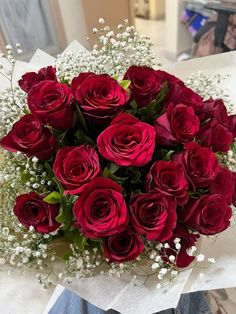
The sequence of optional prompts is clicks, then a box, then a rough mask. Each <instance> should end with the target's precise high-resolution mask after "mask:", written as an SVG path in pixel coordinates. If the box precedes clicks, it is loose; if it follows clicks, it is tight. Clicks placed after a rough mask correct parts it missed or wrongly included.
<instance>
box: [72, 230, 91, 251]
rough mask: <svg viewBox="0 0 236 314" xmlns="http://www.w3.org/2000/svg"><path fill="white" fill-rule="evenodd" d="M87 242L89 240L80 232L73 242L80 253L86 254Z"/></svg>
mask: <svg viewBox="0 0 236 314" xmlns="http://www.w3.org/2000/svg"><path fill="white" fill-rule="evenodd" d="M87 241H88V239H87V238H86V237H85V236H84V235H83V234H82V233H80V232H79V231H78V232H76V234H75V236H74V238H73V242H74V244H75V245H76V246H77V248H78V249H79V251H80V252H84V250H85V246H86V244H87Z"/></svg>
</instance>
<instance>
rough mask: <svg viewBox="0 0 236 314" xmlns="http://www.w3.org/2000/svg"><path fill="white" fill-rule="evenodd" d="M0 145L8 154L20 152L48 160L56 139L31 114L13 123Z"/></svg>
mask: <svg viewBox="0 0 236 314" xmlns="http://www.w3.org/2000/svg"><path fill="white" fill-rule="evenodd" d="M0 145H1V146H2V147H3V148H4V149H6V150H8V151H10V152H17V151H19V152H22V153H24V154H26V155H27V157H29V158H30V157H34V156H35V157H37V158H38V159H39V160H48V159H50V157H51V156H52V154H53V152H54V150H55V149H56V145H57V143H56V138H55V137H54V135H53V134H52V133H51V131H50V130H49V129H48V128H45V127H43V126H42V125H41V122H40V121H39V120H38V119H37V118H36V117H34V116H33V115H31V114H27V115H25V116H23V117H22V118H21V119H20V120H19V121H17V122H15V123H14V124H13V126H12V129H11V131H10V132H9V133H8V134H7V135H6V136H5V137H3V139H2V140H1V141H0Z"/></svg>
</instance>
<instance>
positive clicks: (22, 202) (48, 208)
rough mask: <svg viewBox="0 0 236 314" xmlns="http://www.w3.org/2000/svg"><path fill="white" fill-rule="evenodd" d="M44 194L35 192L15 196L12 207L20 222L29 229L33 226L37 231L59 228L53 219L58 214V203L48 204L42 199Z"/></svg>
mask: <svg viewBox="0 0 236 314" xmlns="http://www.w3.org/2000/svg"><path fill="white" fill-rule="evenodd" d="M44 197H45V196H44V195H38V194H37V193H35V192H30V193H27V194H22V195H20V196H17V198H16V203H15V206H14V208H13V212H14V214H15V215H16V216H17V218H18V219H19V221H20V223H21V224H22V225H23V226H25V227H26V228H27V229H29V227H30V226H33V227H34V228H35V230H36V231H37V232H38V233H49V232H52V231H55V230H56V229H58V228H59V226H60V224H59V223H58V222H57V221H56V220H55V218H56V216H57V215H58V214H59V207H60V206H59V204H48V203H46V202H44V201H43V199H44Z"/></svg>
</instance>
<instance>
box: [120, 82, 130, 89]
mask: <svg viewBox="0 0 236 314" xmlns="http://www.w3.org/2000/svg"><path fill="white" fill-rule="evenodd" d="M130 83H131V81H129V80H123V81H121V82H120V83H119V84H120V86H121V87H122V88H124V89H125V90H127V89H128V88H129V86H130Z"/></svg>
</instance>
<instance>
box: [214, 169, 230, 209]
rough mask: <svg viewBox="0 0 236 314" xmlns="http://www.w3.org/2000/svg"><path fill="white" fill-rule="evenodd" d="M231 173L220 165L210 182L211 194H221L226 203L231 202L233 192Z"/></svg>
mask: <svg viewBox="0 0 236 314" xmlns="http://www.w3.org/2000/svg"><path fill="white" fill-rule="evenodd" d="M234 184H235V183H234V178H233V173H232V172H231V171H230V170H229V169H228V168H226V167H220V169H219V171H218V172H217V175H216V177H215V179H214V181H212V182H211V184H210V193H211V194H221V195H222V196H223V197H224V198H225V200H226V201H227V203H228V204H229V205H230V204H231V203H232V198H233V193H234Z"/></svg>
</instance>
